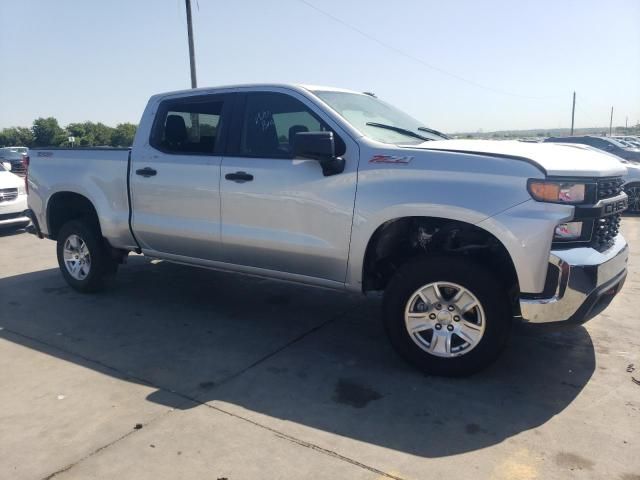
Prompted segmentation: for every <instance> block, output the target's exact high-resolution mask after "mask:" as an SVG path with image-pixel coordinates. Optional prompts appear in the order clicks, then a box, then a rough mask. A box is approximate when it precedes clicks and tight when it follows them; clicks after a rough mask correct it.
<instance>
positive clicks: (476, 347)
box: [383, 257, 513, 376]
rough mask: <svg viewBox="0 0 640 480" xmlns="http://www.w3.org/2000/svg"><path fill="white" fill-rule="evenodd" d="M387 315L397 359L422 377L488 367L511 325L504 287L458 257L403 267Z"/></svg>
mask: <svg viewBox="0 0 640 480" xmlns="http://www.w3.org/2000/svg"><path fill="white" fill-rule="evenodd" d="M383 310H384V311H383V318H384V325H385V329H386V331H387V334H388V336H389V339H390V341H391V343H392V345H393V346H394V347H395V349H396V350H397V351H398V353H399V354H400V355H401V356H402V357H403V358H404V359H405V360H407V361H408V362H410V363H411V364H413V365H414V366H416V367H418V368H419V369H420V370H422V371H423V372H424V373H427V374H432V375H442V376H467V375H471V374H473V373H476V372H478V371H480V370H482V369H484V368H486V367H487V366H488V365H490V364H491V363H492V362H493V361H494V360H495V359H496V358H497V357H498V356H499V354H500V353H501V352H502V350H503V349H504V346H505V345H506V343H507V341H508V339H509V334H510V331H511V324H512V319H513V315H512V312H511V306H510V302H509V296H508V294H507V288H506V286H505V285H504V284H503V282H502V281H501V280H500V279H499V278H498V277H496V276H495V275H494V274H493V273H492V272H491V271H490V270H489V269H488V268H487V267H485V266H483V265H479V264H477V263H475V262H473V261H472V260H470V259H463V258H460V257H422V258H419V259H416V260H412V261H410V262H408V263H406V264H405V265H403V266H402V267H400V268H399V269H398V271H397V272H396V274H395V275H394V277H393V278H392V279H391V282H390V283H389V285H388V287H387V289H386V291H385V295H384V303H383ZM434 339H435V340H434Z"/></svg>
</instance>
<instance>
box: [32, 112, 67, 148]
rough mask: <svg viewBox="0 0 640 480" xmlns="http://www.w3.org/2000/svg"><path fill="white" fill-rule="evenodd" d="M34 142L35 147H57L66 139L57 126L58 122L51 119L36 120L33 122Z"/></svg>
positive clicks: (62, 131)
mask: <svg viewBox="0 0 640 480" xmlns="http://www.w3.org/2000/svg"><path fill="white" fill-rule="evenodd" d="M31 131H32V132H33V137H34V141H33V144H34V145H35V146H36V147H57V146H59V145H60V144H62V143H64V142H65V141H66V140H67V139H66V136H65V131H64V130H63V129H62V128H60V125H58V120H56V119H55V118H53V117H48V118H42V117H40V118H37V119H36V120H34V121H33V127H31Z"/></svg>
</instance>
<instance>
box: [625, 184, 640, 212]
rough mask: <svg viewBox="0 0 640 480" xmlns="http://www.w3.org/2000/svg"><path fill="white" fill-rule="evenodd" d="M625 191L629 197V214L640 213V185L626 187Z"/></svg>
mask: <svg viewBox="0 0 640 480" xmlns="http://www.w3.org/2000/svg"><path fill="white" fill-rule="evenodd" d="M624 191H625V193H626V194H627V196H628V197H629V206H628V207H627V212H628V213H636V214H637V213H640V183H632V184H630V185H627V186H626V187H624Z"/></svg>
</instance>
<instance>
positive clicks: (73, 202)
mask: <svg viewBox="0 0 640 480" xmlns="http://www.w3.org/2000/svg"><path fill="white" fill-rule="evenodd" d="M77 218H89V219H91V220H92V221H94V222H95V225H96V226H97V227H98V231H100V230H99V229H100V222H99V221H98V214H97V212H96V209H95V208H94V206H93V204H92V203H91V201H90V200H89V199H88V198H87V197H85V196H83V195H80V194H78V193H73V192H58V193H56V194H54V195H53V196H52V197H51V199H50V200H49V204H48V207H47V224H48V225H49V238H51V239H53V240H55V239H56V237H57V235H58V232H59V231H60V228H61V227H62V226H63V225H64V224H65V223H67V222H68V221H69V220H74V219H77Z"/></svg>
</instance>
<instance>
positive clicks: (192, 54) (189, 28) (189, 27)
mask: <svg viewBox="0 0 640 480" xmlns="http://www.w3.org/2000/svg"><path fill="white" fill-rule="evenodd" d="M185 2H186V4H187V33H188V35H189V64H190V66H191V88H197V87H198V81H197V80H196V55H195V52H194V51H193V25H192V24H191V0H185Z"/></svg>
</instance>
